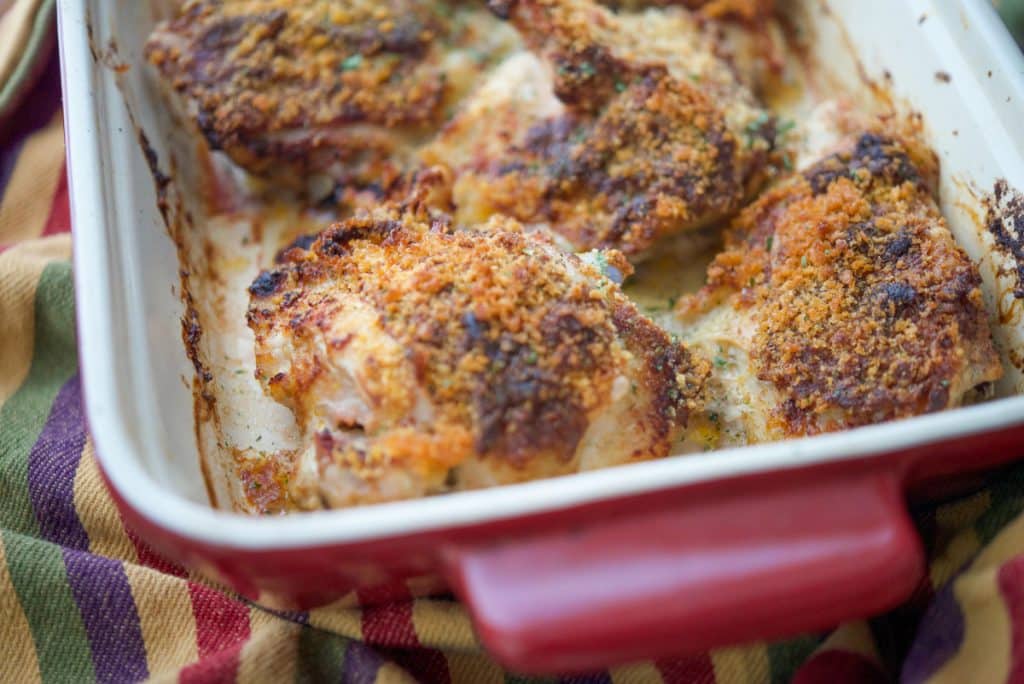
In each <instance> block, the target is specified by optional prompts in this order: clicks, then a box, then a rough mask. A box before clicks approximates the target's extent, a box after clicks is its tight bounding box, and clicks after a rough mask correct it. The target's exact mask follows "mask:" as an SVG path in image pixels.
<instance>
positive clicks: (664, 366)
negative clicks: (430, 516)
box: [248, 203, 709, 508]
mask: <svg viewBox="0 0 1024 684" xmlns="http://www.w3.org/2000/svg"><path fill="white" fill-rule="evenodd" d="M629 271H630V266H629V264H628V262H626V261H625V259H624V258H623V257H622V255H621V254H619V253H617V252H595V253H592V254H590V255H582V256H576V255H571V254H565V253H564V252H562V251H561V250H559V249H557V248H556V247H555V246H554V245H552V244H551V243H550V242H549V241H547V240H545V239H544V238H542V237H540V236H538V235H536V234H532V233H526V232H524V231H523V230H522V229H521V228H520V227H519V225H518V224H516V223H515V222H514V221H511V220H508V219H503V218H502V219H498V218H496V219H494V220H493V221H492V222H491V223H490V224H489V225H488V226H486V230H481V231H477V232H465V231H453V230H452V229H451V228H450V227H449V225H448V221H447V219H446V217H445V216H444V215H443V214H440V213H438V212H436V211H434V212H431V211H427V210H426V209H424V208H423V206H421V205H416V204H415V203H414V204H413V205H411V206H405V207H383V208H378V209H376V210H374V211H373V212H372V213H361V214H359V215H357V216H356V217H354V218H352V219H350V220H348V221H345V222H343V223H340V224H338V225H336V226H335V227H334V228H331V229H329V230H327V231H326V232H324V233H323V234H322V235H321V236H320V237H319V238H318V239H317V240H316V242H314V243H313V244H312V245H311V246H310V247H309V249H302V248H297V249H293V250H291V251H290V252H289V253H288V254H287V255H286V256H285V261H284V263H283V264H282V265H280V267H279V268H278V269H277V270H273V271H268V272H264V273H262V274H261V275H260V276H259V277H258V278H257V279H256V281H255V282H254V283H253V284H252V287H251V288H250V293H251V303H250V308H249V314H248V319H249V325H250V327H251V328H252V330H253V331H254V333H255V337H256V360H257V376H258V378H259V380H260V381H261V382H262V383H263V385H264V388H265V390H266V391H267V392H268V393H269V394H270V395H271V396H272V397H273V398H274V399H276V400H277V401H279V402H281V403H282V404H284V405H286V406H288V407H289V408H290V409H291V410H292V411H293V412H294V414H295V416H296V418H297V420H298V423H299V426H300V428H301V430H302V431H303V434H304V435H305V436H306V437H305V440H306V441H305V443H306V445H307V447H306V448H305V449H304V450H302V451H301V452H300V453H299V455H298V456H297V462H296V465H295V468H294V472H293V473H291V474H290V476H289V477H290V485H289V493H290V496H291V498H292V500H294V501H295V502H296V505H298V506H299V507H302V508H317V507H320V506H327V507H339V506H347V505H354V504H365V503H372V502H379V501H388V500H396V499H406V498H411V497H417V496H422V495H426V494H431V493H437V492H441V491H448V490H452V489H454V490H458V489H468V488H475V487H481V486H488V485H495V484H503V483H510V482H519V481H525V480H531V479H536V478H541V477H549V476H554V475H561V474H568V473H574V472H577V471H581V470H589V469H593V468H599V467H606V466H611V465H616V464H621V463H626V462H630V461H634V460H643V459H650V458H657V457H662V456H665V455H667V454H668V453H669V448H670V445H671V444H672V443H673V442H674V441H675V440H677V439H678V438H679V437H680V435H681V433H682V430H683V428H684V426H685V425H686V422H687V418H688V416H689V415H690V413H691V412H692V411H694V410H696V409H697V408H699V405H700V399H699V397H700V391H701V387H702V384H703V381H704V379H705V377H706V376H707V374H708V373H709V366H708V364H707V362H706V361H702V360H700V359H699V358H698V357H694V356H691V354H690V353H689V352H688V350H687V349H686V348H684V347H683V346H681V345H680V344H678V343H677V342H674V341H673V340H672V339H670V337H669V336H668V335H667V334H666V333H665V332H663V331H662V330H661V329H660V328H658V327H656V326H655V325H654V324H653V323H652V322H651V321H650V320H648V319H647V318H645V317H643V316H642V315H641V314H640V313H638V311H637V309H636V307H635V306H634V305H633V304H632V303H631V302H629V301H628V300H627V299H626V297H625V296H624V295H623V294H622V292H621V290H620V289H619V286H618V284H617V283H618V282H620V281H621V280H622V278H623V277H624V276H625V275H626V274H627V273H628V272H629Z"/></svg>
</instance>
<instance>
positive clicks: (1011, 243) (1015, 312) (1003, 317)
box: [982, 178, 1024, 323]
mask: <svg viewBox="0 0 1024 684" xmlns="http://www.w3.org/2000/svg"><path fill="white" fill-rule="evenodd" d="M982 206H984V207H985V218H984V224H983V225H984V228H985V231H986V232H988V234H989V235H990V236H991V237H992V241H993V247H992V249H993V250H994V251H996V252H998V253H999V254H1001V255H1002V256H1003V257H1004V258H1005V259H1006V261H1007V262H1008V263H1007V264H1004V265H1002V266H1000V269H999V272H998V275H999V276H1000V277H1010V278H1011V279H1012V281H1013V283H1012V286H1011V288H1010V289H1009V290H1008V291H1007V292H1006V293H1000V295H1001V296H1000V297H999V308H1000V311H999V319H1000V322H1001V323H1008V322H1011V321H1012V320H1014V317H1015V316H1019V314H1020V307H1021V305H1020V304H1019V302H1020V300H1022V299H1024V194H1021V192H1020V190H1018V189H1017V188H1014V187H1011V186H1010V184H1009V183H1008V182H1007V181H1006V180H1005V179H1002V178H1000V179H999V180H997V181H996V182H995V185H994V186H993V188H992V192H991V193H989V194H987V195H985V196H984V197H983V198H982ZM1007 294H1008V295H1012V296H1011V297H1007V296H1005V295H1007ZM1007 300H1009V301H1008V304H1007V306H1006V307H1005V308H1006V310H1005V311H1004V306H1003V305H1004V302H1006V301H1007Z"/></svg>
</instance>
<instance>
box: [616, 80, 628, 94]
mask: <svg viewBox="0 0 1024 684" xmlns="http://www.w3.org/2000/svg"><path fill="white" fill-rule="evenodd" d="M625 89H626V84H625V83H623V82H622V81H616V82H615V92H617V93H621V92H622V91H624V90H625Z"/></svg>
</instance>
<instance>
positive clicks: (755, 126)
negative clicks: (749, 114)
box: [744, 112, 769, 147]
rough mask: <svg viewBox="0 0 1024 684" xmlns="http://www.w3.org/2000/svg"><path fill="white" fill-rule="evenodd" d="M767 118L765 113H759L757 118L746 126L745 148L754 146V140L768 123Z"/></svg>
mask: <svg viewBox="0 0 1024 684" xmlns="http://www.w3.org/2000/svg"><path fill="white" fill-rule="evenodd" d="M768 120H769V116H768V113H767V112H761V113H760V114H758V115H757V118H756V119H754V120H753V121H751V122H750V123H748V124H747V127H746V129H745V131H744V132H745V133H746V135H747V147H753V146H754V140H755V138H757V137H758V136H759V135H761V133H762V132H763V131H764V125H765V124H766V123H768Z"/></svg>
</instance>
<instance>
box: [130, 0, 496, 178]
mask: <svg viewBox="0 0 1024 684" xmlns="http://www.w3.org/2000/svg"><path fill="white" fill-rule="evenodd" d="M457 7H458V3H448V2H412V1H411V0H387V2H369V1H368V0H349V1H347V2H337V1H334V0H310V1H308V2H296V1H295V0H223V1H217V0H189V1H188V2H186V3H185V5H184V7H183V8H182V10H181V12H180V13H179V15H178V16H177V18H175V19H174V20H172V21H170V22H168V23H166V24H163V25H161V26H160V27H158V29H157V31H156V32H155V33H154V34H153V36H152V37H151V38H150V40H149V41H148V43H147V46H146V57H147V59H148V60H149V61H150V62H151V63H152V64H153V65H155V66H156V68H157V70H158V71H159V72H160V74H161V75H162V77H163V78H164V79H165V82H166V83H167V85H168V86H169V87H170V88H171V89H172V90H174V91H177V92H178V93H180V94H181V95H182V96H183V97H184V98H185V100H186V102H187V103H188V104H189V106H190V108H191V110H192V111H191V115H192V116H193V117H194V119H195V122H196V124H197V127H198V129H199V130H200V131H201V132H202V134H203V135H204V136H205V138H206V139H207V141H208V142H209V143H210V146H211V147H212V148H213V149H215V150H224V151H226V152H227V153H228V154H229V156H230V157H231V158H232V160H233V161H234V162H235V163H237V164H239V165H240V166H242V167H243V168H245V169H246V170H248V171H249V172H251V173H254V174H257V175H273V176H274V177H275V178H287V174H288V173H291V172H294V171H296V170H298V171H299V172H300V173H302V174H306V173H312V172H320V171H326V170H330V171H331V172H332V173H334V175H337V176H339V177H338V178H337V180H338V181H340V182H342V183H356V182H360V181H361V182H373V183H376V184H378V185H382V186H385V187H386V186H387V184H388V183H389V182H390V181H393V180H394V179H395V178H396V177H397V175H398V174H399V173H400V171H401V170H402V169H401V166H402V164H401V163H399V162H400V161H401V160H400V159H392V157H395V156H396V155H398V156H401V155H403V154H404V155H408V153H409V150H403V149H401V148H403V147H408V146H411V145H413V144H415V141H416V139H417V137H419V136H424V135H428V134H430V133H431V132H433V131H434V130H436V129H437V127H439V126H440V125H441V124H442V123H443V121H444V119H445V118H446V116H448V115H449V113H448V112H446V109H447V108H448V107H449V106H450V105H451V101H450V100H451V99H453V98H454V97H456V95H457V91H460V90H464V89H465V87H466V84H465V83H461V82H459V83H456V82H455V81H457V80H459V79H457V78H454V76H455V73H454V72H453V71H452V69H451V68H450V67H449V65H446V63H445V61H444V60H445V57H446V55H447V54H448V53H449V52H450V51H451V50H453V49H456V48H458V49H467V52H468V53H472V54H473V55H475V58H476V59H477V60H478V61H479V64H480V65H483V64H484V63H485V62H487V61H488V60H489V59H491V57H492V56H493V55H490V54H489V53H488V47H489V45H490V44H489V42H488V41H489V37H488V36H487V35H486V33H487V31H486V28H487V27H486V26H482V25H481V24H480V23H479V21H477V20H476V18H477V17H485V18H486V12H485V11H484V10H483V9H482V8H481V9H480V10H478V11H476V13H475V15H474V18H473V20H470V19H468V18H467V17H464V16H461V15H459V16H456V13H457ZM485 23H487V24H489V25H490V26H491V29H492V31H493V24H494V23H496V22H493V20H489V21H488V22H485ZM459 73H461V72H459Z"/></svg>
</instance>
